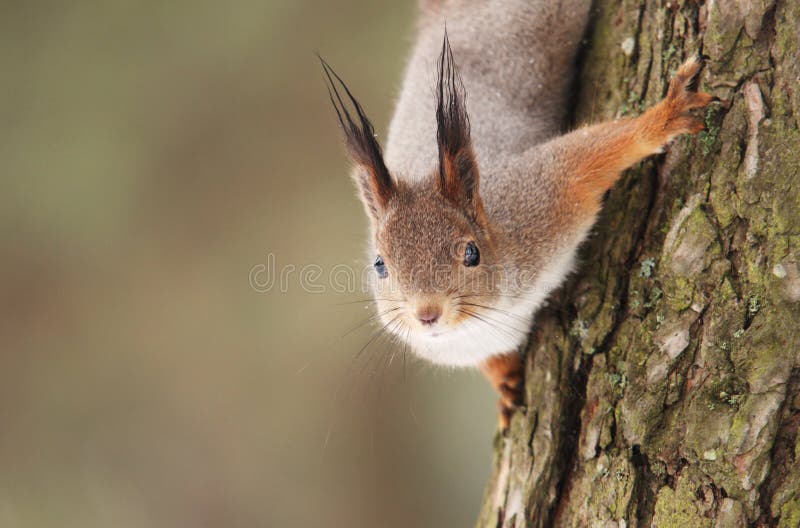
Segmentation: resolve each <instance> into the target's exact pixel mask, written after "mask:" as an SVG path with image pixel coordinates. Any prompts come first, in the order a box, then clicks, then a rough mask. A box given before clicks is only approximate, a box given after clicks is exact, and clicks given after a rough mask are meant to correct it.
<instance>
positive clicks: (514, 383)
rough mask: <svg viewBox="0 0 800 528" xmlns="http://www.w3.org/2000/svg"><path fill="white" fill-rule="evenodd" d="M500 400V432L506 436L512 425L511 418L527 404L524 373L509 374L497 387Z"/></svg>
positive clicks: (498, 401) (498, 405)
mask: <svg viewBox="0 0 800 528" xmlns="http://www.w3.org/2000/svg"><path fill="white" fill-rule="evenodd" d="M497 392H499V393H500V399H498V400H497V408H498V410H499V412H500V413H499V416H498V426H499V428H500V431H501V432H502V433H503V434H505V433H506V432H507V431H508V426H509V425H510V423H511V416H512V415H513V414H514V412H515V411H517V410H518V409H524V403H525V379H524V374H523V372H522V371H513V372H509V373H508V375H506V377H505V378H504V379H503V381H502V383H500V385H498V386H497Z"/></svg>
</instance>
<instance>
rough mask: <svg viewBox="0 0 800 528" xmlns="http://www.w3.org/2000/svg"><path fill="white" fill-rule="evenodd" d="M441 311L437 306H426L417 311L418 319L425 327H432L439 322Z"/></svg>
mask: <svg viewBox="0 0 800 528" xmlns="http://www.w3.org/2000/svg"><path fill="white" fill-rule="evenodd" d="M440 315H441V310H439V308H438V307H436V306H425V307H423V308H420V309H419V310H417V319H419V322H420V323H422V324H423V325H425V326H431V325H432V324H433V323H435V322H436V321H438V320H439V316H440Z"/></svg>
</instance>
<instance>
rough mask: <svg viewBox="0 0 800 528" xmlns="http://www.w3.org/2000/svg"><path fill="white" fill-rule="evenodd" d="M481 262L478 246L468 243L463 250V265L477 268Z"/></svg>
mask: <svg viewBox="0 0 800 528" xmlns="http://www.w3.org/2000/svg"><path fill="white" fill-rule="evenodd" d="M480 261H481V254H480V252H479V251H478V246H476V245H475V242H469V243H468V244H467V248H466V249H465V250H464V265H465V266H477V265H478V264H479V263H480Z"/></svg>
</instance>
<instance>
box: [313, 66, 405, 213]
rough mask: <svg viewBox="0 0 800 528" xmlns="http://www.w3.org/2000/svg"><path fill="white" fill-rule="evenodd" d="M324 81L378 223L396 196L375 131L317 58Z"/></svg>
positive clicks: (363, 192) (365, 199)
mask: <svg viewBox="0 0 800 528" xmlns="http://www.w3.org/2000/svg"><path fill="white" fill-rule="evenodd" d="M317 57H318V58H319V60H320V62H321V63H322V70H323V71H324V73H325V78H326V80H327V83H326V87H327V89H328V96H329V97H330V100H331V104H333V108H334V110H335V111H336V117H337V118H338V120H339V126H340V127H341V129H342V132H343V133H344V136H345V146H346V148H347V152H348V154H349V155H350V158H351V159H352V160H353V162H354V163H355V164H356V169H355V173H354V179H355V181H356V185H357V186H358V189H359V194H360V196H361V199H362V201H363V202H364V205H365V207H366V209H367V213H368V214H370V216H372V218H373V220H375V219H377V218H378V217H379V216H380V214H381V213H382V211H383V210H384V209H385V207H386V204H387V203H388V202H389V200H390V199H391V197H392V196H393V195H394V193H395V190H396V189H395V184H394V182H393V181H392V178H391V176H390V174H389V170H388V169H387V168H386V164H385V163H384V161H383V152H382V150H381V146H380V144H379V143H378V140H377V139H376V138H375V129H374V127H373V126H372V123H371V122H370V120H369V119H368V118H367V116H366V114H364V110H363V109H362V108H361V104H359V102H358V101H357V100H356V98H355V97H353V94H352V93H351V92H350V89H349V88H348V87H347V85H346V84H345V83H344V81H343V80H342V78H341V77H339V75H338V74H337V73H336V72H335V71H334V70H333V68H331V66H330V65H329V64H328V63H327V62H326V61H325V59H323V58H322V57H320V56H319V55H317ZM339 89H342V90H343V91H344V93H345V95H346V96H347V99H348V100H349V102H350V106H351V107H352V109H353V111H354V112H355V119H354V118H353V116H352V115H351V114H350V111H348V108H347V106H348V105H346V104H345V102H344V100H343V99H342V96H341V94H340V92H339Z"/></svg>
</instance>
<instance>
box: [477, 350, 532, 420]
mask: <svg viewBox="0 0 800 528" xmlns="http://www.w3.org/2000/svg"><path fill="white" fill-rule="evenodd" d="M481 371H482V372H483V374H484V376H486V379H487V380H489V383H490V384H491V386H492V388H493V389H494V390H496V391H497V392H498V393H499V394H500V399H499V400H498V401H497V406H498V408H499V410H500V416H499V426H500V431H502V432H503V433H505V432H506V431H507V430H508V425H509V423H510V422H511V415H512V414H514V411H515V410H516V409H518V408H519V407H520V406H522V404H523V403H524V400H525V398H524V388H525V365H524V364H523V362H522V356H521V355H520V354H518V353H517V352H511V353H509V354H503V355H500V356H492V357H490V358H489V359H487V360H486V361H484V362H483V363H481Z"/></svg>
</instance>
